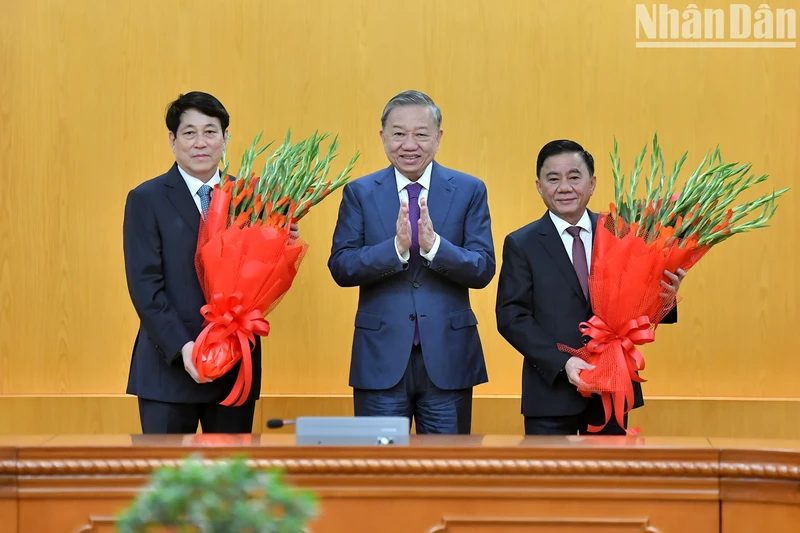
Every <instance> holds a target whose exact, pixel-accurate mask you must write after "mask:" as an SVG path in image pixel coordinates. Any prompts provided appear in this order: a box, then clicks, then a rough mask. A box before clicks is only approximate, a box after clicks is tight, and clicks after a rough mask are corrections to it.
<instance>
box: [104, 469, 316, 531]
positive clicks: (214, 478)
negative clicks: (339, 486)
mask: <svg viewBox="0 0 800 533" xmlns="http://www.w3.org/2000/svg"><path fill="white" fill-rule="evenodd" d="M316 514H317V498H316V495H315V494H314V493H312V492H310V491H307V490H300V489H296V488H294V487H291V486H290V485H289V484H288V483H286V482H285V481H284V479H283V475H282V473H281V472H280V471H278V470H268V471H265V470H260V469H258V468H255V467H252V466H251V465H250V463H248V461H247V460H246V459H245V458H243V457H234V458H231V459H214V460H210V459H203V458H202V457H199V456H196V455H193V456H191V457H190V458H188V459H187V460H185V461H181V462H180V463H179V464H178V465H177V466H164V467H161V468H159V469H157V470H155V471H154V472H153V474H152V475H151V477H150V481H149V483H148V485H147V486H146V487H145V489H144V491H142V492H140V493H139V494H138V495H137V497H136V498H135V499H134V500H133V502H131V504H130V505H129V506H128V507H127V508H126V509H124V510H123V512H122V513H121V514H120V515H119V517H118V520H117V532H118V533H146V532H148V531H150V528H153V527H156V526H158V527H160V528H163V527H165V526H166V527H171V528H173V529H174V531H176V532H186V533H190V532H191V533H303V532H305V531H306V527H307V524H308V522H309V521H310V520H311V519H312V518H314V516H316Z"/></svg>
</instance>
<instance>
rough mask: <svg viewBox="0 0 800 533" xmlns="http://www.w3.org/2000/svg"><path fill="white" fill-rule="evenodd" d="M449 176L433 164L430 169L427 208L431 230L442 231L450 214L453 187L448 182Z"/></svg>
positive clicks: (453, 192) (436, 164) (440, 167)
mask: <svg viewBox="0 0 800 533" xmlns="http://www.w3.org/2000/svg"><path fill="white" fill-rule="evenodd" d="M450 178H451V176H449V175H448V174H447V171H446V169H444V168H443V167H442V166H441V165H439V164H438V163H436V162H435V161H434V162H433V168H432V169H431V188H430V191H428V207H429V213H430V216H431V223H432V224H433V229H434V230H437V229H439V230H440V229H442V228H443V227H444V223H445V222H446V221H447V215H448V214H449V213H450V204H451V203H452V202H453V195H454V194H455V188H456V187H455V185H453V184H452V183H451V182H450Z"/></svg>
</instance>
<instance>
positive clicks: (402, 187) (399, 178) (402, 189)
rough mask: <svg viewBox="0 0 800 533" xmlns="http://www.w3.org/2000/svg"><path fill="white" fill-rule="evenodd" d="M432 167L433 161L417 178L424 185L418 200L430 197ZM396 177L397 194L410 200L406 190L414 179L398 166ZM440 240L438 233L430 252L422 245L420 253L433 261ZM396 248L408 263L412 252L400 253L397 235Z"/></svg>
mask: <svg viewBox="0 0 800 533" xmlns="http://www.w3.org/2000/svg"><path fill="white" fill-rule="evenodd" d="M432 168H433V162H432V161H431V162H430V163H428V166H427V167H425V171H424V172H423V173H422V176H420V178H419V179H418V180H417V183H419V184H420V185H422V190H420V192H419V199H418V200H417V202H419V200H422V199H423V198H425V200H426V201H427V199H428V190H429V189H430V188H431V169H432ZM394 179H395V181H396V182H397V194H398V195H399V196H400V201H401V202H402V201H403V200H405V201H406V202H408V191H407V190H406V186H407V185H408V184H409V183H412V181H411V180H410V179H408V178H407V177H405V176H403V175H402V174H400V171H399V170H397V169H396V168H395V169H394ZM428 209H430V205H429V206H428ZM412 224H413V222H412ZM434 229H435V228H434ZM439 242H440V239H439V234H438V233H437V234H436V239H435V240H434V241H433V246H432V247H431V249H430V251H429V252H428V253H425V252H424V251H423V250H422V247H421V246H420V249H419V255H421V256H422V257H424V258H425V259H427V260H428V261H433V258H434V257H435V256H436V252H437V250H439ZM394 249H395V251H397V257H399V258H400V261H402V262H403V263H408V261H409V259H410V258H411V252H410V251H408V250H406V252H405V253H404V254H401V253H400V250H399V248H398V246H397V237H395V238H394Z"/></svg>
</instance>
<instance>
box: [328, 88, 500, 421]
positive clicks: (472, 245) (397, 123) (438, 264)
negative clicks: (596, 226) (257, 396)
mask: <svg viewBox="0 0 800 533" xmlns="http://www.w3.org/2000/svg"><path fill="white" fill-rule="evenodd" d="M441 122H442V115H441V111H440V110H439V108H438V107H437V106H436V105H435V104H434V103H433V101H432V100H431V99H430V98H429V97H428V96H427V95H425V94H422V93H420V92H417V91H407V92H404V93H401V94H399V95H397V96H395V97H394V98H392V99H391V100H390V101H389V103H388V104H387V105H386V107H385V109H384V112H383V115H382V117H381V139H382V140H383V146H384V150H385V152H386V155H387V157H388V159H389V161H390V162H391V165H390V166H389V167H388V168H385V169H383V170H379V171H378V172H375V173H373V174H369V175H367V176H364V177H361V178H359V179H357V180H354V181H352V182H350V183H348V184H347V185H346V186H345V187H344V189H343V198H342V202H341V205H340V208H339V218H338V221H337V224H336V230H335V232H334V235H333V245H332V250H331V256H330V259H329V261H328V268H329V269H330V272H331V274H332V276H333V279H334V280H335V281H336V283H338V284H339V285H340V286H342V287H359V301H358V311H357V313H356V317H355V334H354V337H353V347H352V360H351V365H350V386H352V387H353V405H354V411H355V414H356V416H406V417H408V418H409V419H412V420H414V422H415V424H416V431H417V433H469V432H470V429H471V423H472V388H473V387H474V386H475V385H478V384H480V383H484V382H486V381H487V380H488V376H487V373H486V364H485V362H484V356H483V348H482V346H481V340H480V337H479V335H478V328H477V325H478V320H477V318H476V316H475V313H474V312H473V311H472V307H471V305H470V298H469V289H480V288H483V287H485V286H486V285H488V284H489V282H490V281H491V279H492V278H493V277H494V274H495V258H494V246H493V243H492V233H491V219H490V216H489V206H488V202H487V194H486V186H485V185H484V184H483V182H482V181H481V180H479V179H477V178H475V177H472V176H469V175H467V174H464V173H461V172H458V171H456V170H452V169H449V168H445V167H443V166H441V165H440V164H438V163H437V162H435V161H434V157H435V155H436V152H437V150H438V148H439V141H440V140H441V137H442V129H441Z"/></svg>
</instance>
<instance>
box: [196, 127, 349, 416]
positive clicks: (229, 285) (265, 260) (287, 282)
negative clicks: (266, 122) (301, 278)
mask: <svg viewBox="0 0 800 533" xmlns="http://www.w3.org/2000/svg"><path fill="white" fill-rule="evenodd" d="M328 136H329V134H323V135H318V134H317V133H315V134H314V135H312V136H311V137H310V138H307V139H304V140H302V141H300V142H298V143H297V144H294V145H293V144H292V143H291V131H290V132H289V133H288V134H287V136H286V139H285V141H284V143H283V144H282V145H280V146H279V147H278V148H277V149H276V150H275V151H274V152H272V153H271V154H270V155H269V156H268V157H267V158H266V162H265V164H264V167H263V171H262V172H261V174H260V175H256V174H255V172H254V171H253V170H252V169H253V165H254V162H255V159H256V158H257V157H258V156H259V155H260V154H261V153H263V152H264V151H266V150H267V149H268V148H269V146H270V145H271V144H272V143H269V144H268V145H266V146H263V147H259V146H258V145H259V143H260V140H261V134H259V135H258V136H257V137H256V138H255V140H254V141H253V144H252V145H251V146H250V148H249V149H248V150H247V151H246V152H245V153H244V155H243V156H242V164H241V168H240V172H239V175H238V176H231V175H228V166H229V165H228V161H227V155H224V156H223V161H222V162H223V165H224V171H223V173H222V175H223V176H225V178H224V179H222V180H220V183H219V184H218V185H217V186H215V187H214V191H213V193H212V197H211V205H210V207H209V210H208V214H207V217H206V218H205V219H204V220H201V223H200V231H199V235H198V242H197V253H196V256H195V265H196V268H197V275H198V279H199V280H200V286H201V287H202V289H203V293H204V295H205V299H206V305H205V306H203V308H202V309H200V313H201V314H202V315H203V317H204V319H205V321H204V327H203V331H202V332H201V333H200V335H199V336H198V338H197V340H196V342H195V345H194V349H193V351H192V359H193V362H194V365H195V367H196V368H197V373H198V375H199V377H200V379H201V382H202V381H204V380H205V379H206V378H210V379H212V380H213V379H217V378H219V377H221V376H223V375H225V374H227V373H228V372H229V371H231V369H232V368H233V367H234V366H235V365H236V363H238V362H239V361H241V363H242V364H241V365H240V366H239V373H238V375H237V378H236V382H235V384H234V386H233V388H232V390H231V392H230V394H229V395H228V397H227V398H225V400H223V401H222V402H221V404H222V405H226V406H239V405H242V404H243V403H244V402H245V401H246V400H247V398H248V396H249V394H250V390H251V388H252V380H253V372H252V370H253V362H252V357H251V355H252V353H251V350H252V347H253V346H254V345H255V336H256V335H259V336H262V337H264V336H267V335H269V332H270V325H269V322H267V320H266V317H267V315H268V314H269V313H270V312H271V311H272V310H273V309H275V307H276V306H277V305H278V304H279V302H280V301H281V299H282V298H283V296H284V295H285V294H286V293H287V291H288V290H289V288H290V287H291V286H292V282H293V281H294V279H295V276H297V272H298V269H299V268H300V265H301V263H302V261H303V258H304V256H305V253H306V250H307V249H308V244H307V243H306V242H304V241H302V240H300V239H292V238H291V233H290V228H291V225H292V223H295V222H297V221H299V220H301V219H302V218H303V217H304V216H306V215H307V214H308V212H309V210H310V209H311V208H312V207H313V206H314V205H316V204H318V203H319V202H321V201H322V200H323V199H324V198H325V197H326V196H328V195H329V194H330V193H331V192H332V191H334V190H336V189H338V188H339V187H341V186H343V185H344V184H345V183H346V182H347V180H348V179H349V175H350V172H351V171H352V169H353V166H354V165H355V162H356V160H357V159H358V153H356V155H355V156H354V157H353V158H352V159H351V160H350V162H349V163H348V165H347V166H346V167H345V168H344V169H343V170H342V171H341V172H340V173H339V175H338V176H336V178H334V179H329V177H328V175H329V173H330V164H331V161H332V160H333V159H334V158H335V157H336V154H335V152H336V149H337V148H338V139H336V138H334V139H333V141H332V142H331V143H330V144H329V149H328V152H327V154H325V155H324V156H323V157H320V145H321V143H322V141H324V140H325V139H326V138H327V137H328Z"/></svg>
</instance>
